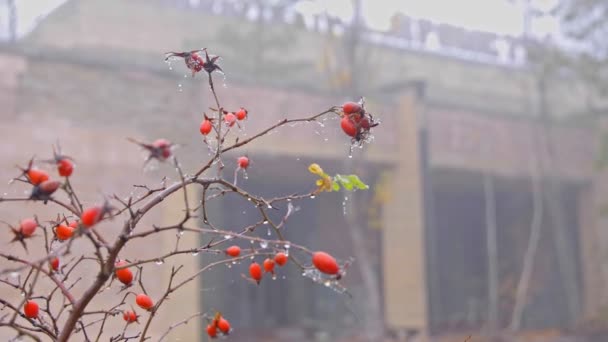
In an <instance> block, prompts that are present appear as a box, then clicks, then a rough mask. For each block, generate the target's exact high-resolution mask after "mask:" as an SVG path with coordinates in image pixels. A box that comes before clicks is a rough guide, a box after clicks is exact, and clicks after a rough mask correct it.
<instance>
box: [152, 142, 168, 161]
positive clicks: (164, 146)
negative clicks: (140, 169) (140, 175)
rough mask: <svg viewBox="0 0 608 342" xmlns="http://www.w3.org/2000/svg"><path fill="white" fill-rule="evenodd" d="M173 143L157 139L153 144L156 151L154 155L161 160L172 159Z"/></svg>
mask: <svg viewBox="0 0 608 342" xmlns="http://www.w3.org/2000/svg"><path fill="white" fill-rule="evenodd" d="M171 146H172V144H171V142H170V141H169V140H167V139H156V140H155V141H154V142H153V143H152V147H154V149H155V150H156V151H154V152H153V155H154V156H155V157H157V158H159V159H161V160H165V159H167V158H169V157H171Z"/></svg>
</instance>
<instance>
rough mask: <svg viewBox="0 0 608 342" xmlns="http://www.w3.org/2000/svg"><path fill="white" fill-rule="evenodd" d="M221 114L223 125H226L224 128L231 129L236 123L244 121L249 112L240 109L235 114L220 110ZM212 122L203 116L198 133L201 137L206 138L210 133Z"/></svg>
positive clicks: (205, 115)
mask: <svg viewBox="0 0 608 342" xmlns="http://www.w3.org/2000/svg"><path fill="white" fill-rule="evenodd" d="M222 114H223V115H224V123H225V124H226V126H228V127H232V126H234V124H235V123H236V122H237V121H243V120H245V119H246V118H247V115H248V114H249V112H248V111H247V109H245V108H243V107H241V108H239V110H237V111H235V112H229V111H227V110H222ZM213 120H214V119H212V118H210V117H208V116H207V114H203V121H202V122H201V125H200V126H199V131H200V132H201V134H202V135H205V136H206V135H207V134H209V133H211V130H212V129H213Z"/></svg>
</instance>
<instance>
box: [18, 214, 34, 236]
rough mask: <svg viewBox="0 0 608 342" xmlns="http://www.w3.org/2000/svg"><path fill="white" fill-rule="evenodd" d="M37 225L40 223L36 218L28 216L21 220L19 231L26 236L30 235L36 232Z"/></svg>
mask: <svg viewBox="0 0 608 342" xmlns="http://www.w3.org/2000/svg"><path fill="white" fill-rule="evenodd" d="M37 227H38V223H37V222H36V220H34V219H32V218H26V219H23V220H21V222H20V223H19V232H20V233H21V235H23V236H24V237H30V236H32V235H33V234H34V232H35V231H36V228H37Z"/></svg>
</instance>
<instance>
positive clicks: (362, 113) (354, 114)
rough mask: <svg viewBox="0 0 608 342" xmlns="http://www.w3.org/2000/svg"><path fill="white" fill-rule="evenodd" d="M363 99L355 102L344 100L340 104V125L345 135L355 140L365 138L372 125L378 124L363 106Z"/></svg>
mask: <svg viewBox="0 0 608 342" xmlns="http://www.w3.org/2000/svg"><path fill="white" fill-rule="evenodd" d="M364 106H365V103H364V101H363V99H361V100H360V101H359V102H358V103H357V102H346V103H344V104H343V105H342V119H341V120H340V127H342V130H343V131H344V133H346V135H348V136H351V137H353V139H355V141H361V140H365V138H366V137H367V136H368V134H369V132H370V130H371V128H372V127H376V126H378V123H377V122H374V118H373V117H372V115H371V114H370V113H368V112H367V111H366V110H365V108H364Z"/></svg>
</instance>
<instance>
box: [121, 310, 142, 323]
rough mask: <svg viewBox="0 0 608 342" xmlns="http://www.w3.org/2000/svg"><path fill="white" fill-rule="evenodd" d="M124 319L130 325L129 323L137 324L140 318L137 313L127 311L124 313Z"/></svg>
mask: <svg viewBox="0 0 608 342" xmlns="http://www.w3.org/2000/svg"><path fill="white" fill-rule="evenodd" d="M122 318H123V319H124V320H125V321H126V322H127V324H129V323H133V322H137V318H138V316H137V314H136V313H135V311H133V310H125V311H124V312H123V313H122Z"/></svg>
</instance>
